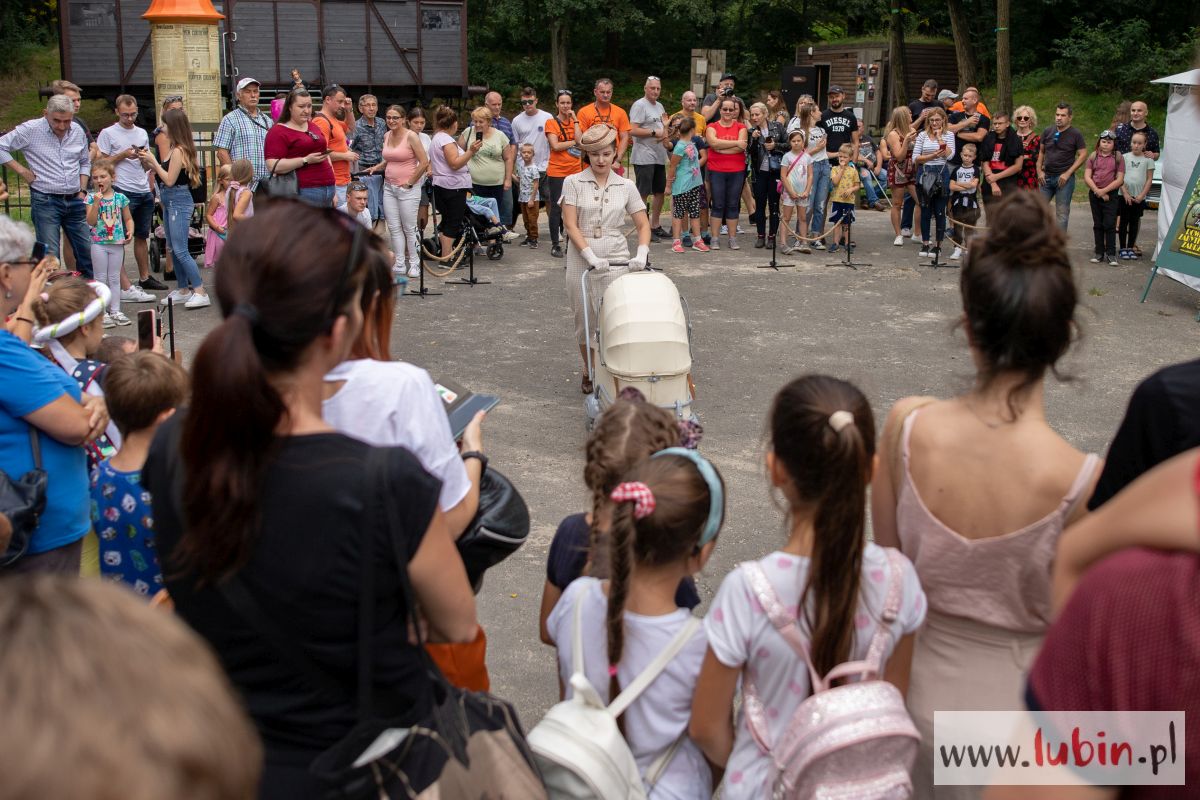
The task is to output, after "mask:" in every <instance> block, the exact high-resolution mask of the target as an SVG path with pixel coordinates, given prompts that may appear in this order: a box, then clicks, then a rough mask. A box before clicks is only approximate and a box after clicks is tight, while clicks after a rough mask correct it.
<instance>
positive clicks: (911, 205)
mask: <svg viewBox="0 0 1200 800" xmlns="http://www.w3.org/2000/svg"><path fill="white" fill-rule="evenodd" d="M897 191H898V190H897ZM916 208H917V201H916V200H913V198H912V195H911V194H909V192H908V190H907V189H905V190H904V204H903V205H902V206H901V207H900V230H903V231H911V230H912V221H913V211H915V210H916Z"/></svg>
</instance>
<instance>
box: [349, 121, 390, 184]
mask: <svg viewBox="0 0 1200 800" xmlns="http://www.w3.org/2000/svg"><path fill="white" fill-rule="evenodd" d="M386 136H387V123H385V122H384V121H383V118H382V117H378V116H377V117H375V124H374V125H372V124H371V123H370V122H368V121H367V118H366V117H359V118H358V121H357V122H355V123H354V143H353V144H351V145H350V149H351V150H353V151H354V152H356V153H358V155H359V159H358V163H357V164H355V165H354V170H355V171H356V172H361V171H362V170H363V169H366V168H367V167H373V166H375V165H376V164H378V163H379V162H380V161H382V160H383V140H384V138H385V137H386Z"/></svg>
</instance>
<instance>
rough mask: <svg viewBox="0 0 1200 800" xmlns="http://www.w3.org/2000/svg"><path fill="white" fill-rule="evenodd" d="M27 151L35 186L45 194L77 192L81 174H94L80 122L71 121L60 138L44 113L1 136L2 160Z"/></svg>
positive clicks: (10, 159) (8, 159) (26, 159)
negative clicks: (70, 124) (71, 123)
mask: <svg viewBox="0 0 1200 800" xmlns="http://www.w3.org/2000/svg"><path fill="white" fill-rule="evenodd" d="M18 151H19V152H21V153H24V154H25V163H26V164H28V165H29V169H31V170H33V175H34V180H33V184H32V188H33V189H34V190H36V191H39V192H42V193H43V194H78V193H79V191H80V187H79V176H80V175H91V174H92V163H91V161H90V160H89V156H88V141H87V137H86V136H85V135H84V133H83V129H82V128H81V127H80V126H79V125H72V126H71V127H70V128H68V129H67V132H66V133H65V134H63V136H62V138H61V139H60V138H59V137H58V136H57V135H56V134H55V133H54V129H53V128H51V127H50V121H49V120H48V119H46V118H45V117H38V118H37V119H31V120H29V121H28V122H22V123H21V124H20V125H18V126H17V127H15V128H13V129H12V130H11V131H9V132H8V133H6V134H4V135H3V136H0V164H7V163H8V162H9V161H12V160H13V153H16V152H18Z"/></svg>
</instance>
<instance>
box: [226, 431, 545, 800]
mask: <svg viewBox="0 0 1200 800" xmlns="http://www.w3.org/2000/svg"><path fill="white" fill-rule="evenodd" d="M387 453H388V450H387V449H384V448H373V449H372V450H371V452H370V454H369V456H368V458H367V474H368V476H369V482H370V486H371V492H370V495H369V499H370V501H381V502H382V503H383V504H384V507H385V508H386V511H387V519H388V526H389V529H390V530H396V527H397V522H396V511H395V503H394V500H393V498H392V497H391V493H390V491H388V474H387ZM375 505H376V503H375V502H369V505H368V512H367V521H366V522H367V524H366V525H364V526H363V561H362V565H361V574H360V581H359V603H358V676H357V686H356V687H355V688H356V690H357V692H356V694H357V698H358V723H357V724H356V725H355V726H354V728H353V729H351V731H350V732H349V733H348V734H347V735H346V736H345V737H344V738H343V739H342V740H341V741H339V742H338V743H337V744H335V745H334V746H333V747H331V748H329V749H328V750H326V751H325V752H324V753H322V754H321V755H320V756H318V757H317V759H316V760H315V761H314V762H313V763H312V765H311V766H310V768H309V771H310V772H311V773H312V775H313V776H314V777H316V778H317V779H318V780H319V781H320V782H321V784H322V785H323V787H324V795H323V796H324V797H325V798H326V800H396V799H397V798H407V800H418V798H426V797H429V798H439V800H468V798H471V799H472V800H473V799H474V798H479V797H484V796H496V797H514V798H515V797H520V798H530V800H545V798H546V791H545V787H543V785H542V780H541V775H540V774H539V772H538V769H537V767H536V766H535V765H534V761H533V754H532V752H531V751H530V749H529V745H528V744H527V743H526V741H525V733H524V731H523V730H522V729H521V723H520V721H519V720H518V719H517V712H516V710H515V709H514V708H513V707H512V706H511V705H510V704H509V703H507V702H505V701H504V700H500V699H499V698H496V697H493V696H492V695H490V694H485V693H475V692H468V691H465V690H463V689H458V688H456V687H454V686H451V685H450V684H449V683H448V682H447V681H446V679H445V677H443V676H442V674H441V672H440V671H439V670H438V668H437V666H436V665H435V664H434V663H433V660H432V659H431V658H430V657H429V654H428V653H427V652H426V650H425V647H424V643H423V642H422V641H421V634H420V631H421V626H420V621H419V616H418V614H417V605H416V598H415V596H414V593H413V590H412V586H411V584H410V583H409V580H408V572H407V561H408V559H407V557H406V555H405V554H404V553H403V552H402V551H401V549H400V547H399V543H398V542H395V545H396V556H397V560H398V563H399V564H400V565H401V569H400V585H401V589H402V591H403V594H404V602H405V605H406V607H407V609H408V620H407V622H408V624H409V625H410V630H411V631H414V632H415V633H414V634H412V635H415V636H416V639H417V641H416V643H415V644H416V650H417V651H418V652H419V654H420V658H421V661H422V664H423V665H424V667H425V670H426V673H427V674H428V676H429V679H430V683H431V689H430V697H431V703H430V710H429V711H428V712H427V713H426V714H424V715H421V716H420V718H414V716H415V715H411V714H410V715H408V716H406V717H404V718H400V719H381V718H379V717H377V716H375V714H374V705H373V702H372V699H373V697H372V696H373V688H372V687H373V683H372V678H371V672H372V668H371V665H372V657H373V653H372V647H371V639H372V635H371V634H372V631H373V624H374V623H373V612H374V606H375V602H374V600H375V591H374V579H373V576H374V564H373V563H372V560H371V558H370V554H371V548H370V546H369V545H370V542H371V537H372V535H373V533H374V528H375V514H374V513H373V509H374V507H375ZM221 593H222V594H223V595H224V596H225V598H226V600H228V601H229V603H230V605H232V606H233V608H235V609H236V610H237V611H238V612H239V613H240V614H241V615H242V616H243V618H244V619H245V620H246V621H247V622H248V623H249V624H250V625H251V626H252V627H254V628H255V630H257V631H258V632H259V633H260V634H261V635H262V636H263V637H264V638H265V639H266V640H267V641H268V642H270V644H271V645H272V646H273V647H274V648H275V650H276V651H277V653H278V655H279V656H280V657H281V658H282V659H284V661H285V662H287V663H289V664H290V665H291V666H292V667H293V668H294V669H296V670H297V671H298V672H299V673H300V674H301V675H304V676H305V677H306V678H307V679H308V681H309V682H310V683H312V684H313V685H314V688H317V689H319V690H322V691H323V693H325V694H329V695H332V696H340V697H346V696H348V695H349V696H352V697H353V696H355V692H354V691H353V690H351V689H350V688H349V687H347V686H345V685H344V684H343V683H342V681H340V680H339V679H338V678H336V677H335V676H333V675H332V674H330V673H329V672H327V671H326V669H325V668H324V667H322V666H321V665H319V664H318V663H317V662H316V661H315V660H313V658H312V657H311V656H310V655H309V654H308V653H307V652H306V651H304V649H303V648H301V647H300V646H299V645H298V644H297V643H296V642H295V641H294V640H293V639H292V638H290V637H289V636H288V635H287V634H286V633H284V632H283V630H282V628H280V627H279V626H277V625H276V624H275V623H274V622H273V621H272V620H271V619H270V617H269V616H268V615H267V614H266V612H265V611H264V610H263V609H262V607H261V606H260V605H259V604H258V602H257V601H256V600H255V599H254V597H253V595H251V594H250V592H249V590H248V589H247V588H246V587H245V585H244V584H243V583H242V582H241V581H240V579H239V578H237V577H236V576H235V577H234V578H233V579H231V580H229V581H227V582H226V583H224V584H223V585H222V586H221ZM335 693H336V694H335Z"/></svg>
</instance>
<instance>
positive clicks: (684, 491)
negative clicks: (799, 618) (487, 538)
mask: <svg viewBox="0 0 1200 800" xmlns="http://www.w3.org/2000/svg"><path fill="white" fill-rule="evenodd" d="M611 496H612V500H613V503H614V506H613V511H612V522H611V527H610V531H609V543H610V548H611V564H610V575H611V578H610V579H609V580H607V581H601V580H599V579H597V578H590V577H584V578H579V579H577V580H575V581H574V582H573V583H572V584H571V585H570V586H568V587H567V590H566V591H565V592H564V593H563V596H562V598H561V599H560V600H559V601H558V604H557V605H555V607H554V611H553V612H551V614H550V618H549V619H548V620H547V621H546V627H547V629H548V631H549V634H550V638H551V639H552V640H553V641H554V643H555V646H556V647H557V648H558V664H559V676H560V678H561V680H562V686H563V687H564V699H566V698H569V697H570V696H571V694H572V693H573V692H572V689H571V687H570V678H571V671H572V665H573V663H574V652H573V646H574V645H573V640H574V636H573V634H574V625H575V615H576V606H577V605H578V604H582V605H581V606H580V609H579V612H580V614H581V615H582V617H581V624H582V625H583V632H584V637H583V642H584V644H583V650H584V652H583V664H584V672H585V674H586V677H587V679H588V681H589V682H590V683H591V684H592V686H593V687H594V688H595V689H596V691H597V693H598V694H599V695H600V697H601V699H602V700H604V702H606V703H607V702H611V700H612V698H615V697H616V696H617V695H618V694H619V693H620V691H621V689H622V687H625V686H628V685H629V684H630V683H632V682H633V680H634V678H636V677H637V676H638V675H639V674H640V673H641V672H642V671H643V670H644V669H645V668H646V667H647V666H648V665H649V664H650V662H652V661H653V660H654V658H655V656H657V655H658V654H659V653H660V652H661V651H662V650H663V649H665V648H666V647H667V645H668V644H669V643H670V642H671V641H672V640H673V639H674V638H675V636H676V634H679V633H680V631H681V630H682V629H683V628H684V627H685V626H686V625H687V624H688V621H689V620H690V619H691V612H690V611H689V610H688V609H686V608H680V607H678V606H677V605H676V604H675V593H676V589H677V587H678V586H679V582H680V581H681V580H682V579H683V578H685V577H688V576H690V575H693V574H695V573H696V572H699V571H700V570H701V569H703V567H704V565H705V563H706V562H707V561H708V558H709V556H710V555H712V551H713V547H714V546H715V545H716V536H717V533H718V532H719V531H720V529H721V524H722V522H723V520H724V516H725V502H724V496H725V490H724V484H723V483H722V481H721V476H720V475H719V474H718V473H717V471H716V469H715V468H714V467H713V466H712V465H711V464H709V463H708V461H706V460H705V459H704V458H703V457H702V456H700V455H698V454H697V453H696V452H695V451H694V450H684V449H682V448H678V447H672V448H669V449H667V450H660V451H659V452H657V453H655V454H654V455H653V456H651V457H650V458H649V459H647V460H645V461H643V462H641V463H640V464H638V465H637V466H636V467H634V468H633V469H632V470H631V471H630V472H629V473H627V474H626V475H625V480H624V482H622V483H620V484H618V485H617V488H616V489H614V490H613V492H612V495H611ZM704 652H705V638H704V630H703V627H701V626H697V627H696V628H695V631H694V633H693V635H692V637H691V639H690V640H689V641H688V642H687V643H686V644H685V645H684V646H683V649H682V650H681V651H680V652H679V654H678V655H676V656H675V658H674V659H673V660H672V661H671V663H670V664H668V665H667V667H666V669H665V670H664V671H663V672H662V673H661V674H659V676H658V677H657V678H656V679H655V680H654V682H653V683H651V684H650V685H649V687H648V688H647V689H646V690H645V691H644V692H643V693H642V694H641V695H640V696H639V697H638V698H637V699H636V700H634V701H633V703H632V704H631V705H630V706H629V708H628V710H627V711H626V712H625V713H624V715H623V716H622V717H621V722H622V730H623V731H624V733H625V738H626V740H627V741H628V743H629V749H630V750H631V751H632V752H633V756H634V758H635V759H636V760H637V764H638V767H639V769H640V770H641V772H642V775H643V778H645V774H646V770H647V768H648V767H649V766H650V764H652V763H653V762H654V761H655V760H656V759H658V758H659V757H660V756H662V755H663V754H665V753H667V752H668V751H669V750H670V748H671V747H672V746H673V745H676V743H678V747H677V749H676V750H675V753H674V755H672V756H670V759H669V761H668V762H667V765H666V767H665V768H664V770H663V771H662V773H661V776H660V778H659V779H658V781H657V783H655V784H654V785H653V787H652V789H650V791H649V797H650V798H651V800H667V799H668V798H669V799H670V800H709V798H711V797H712V792H713V786H712V772H711V770H710V769H709V766H708V764H707V763H706V762H705V760H704V756H703V754H701V752H700V749H699V748H698V747H697V746H696V745H695V743H693V742H692V741H691V740H690V739H689V738H687V736H686V733H687V728H688V719H689V717H690V716H691V710H692V693H693V690H694V689H695V687H696V676H697V675H699V673H700V664H701V662H702V661H703V660H704Z"/></svg>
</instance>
